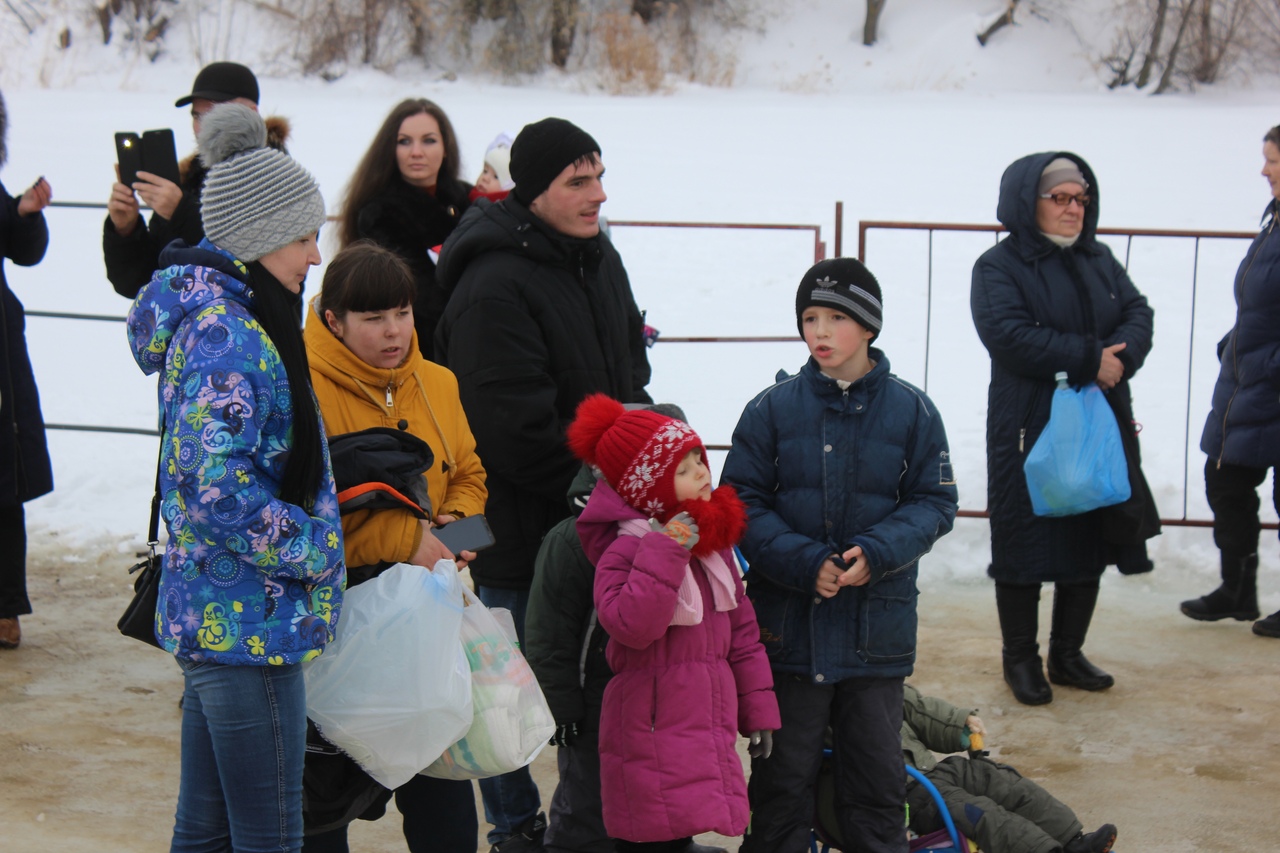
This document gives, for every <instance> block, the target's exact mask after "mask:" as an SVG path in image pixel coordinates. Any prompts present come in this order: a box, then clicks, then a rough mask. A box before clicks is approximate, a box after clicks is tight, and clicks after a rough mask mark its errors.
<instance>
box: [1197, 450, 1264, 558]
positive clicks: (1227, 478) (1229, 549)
mask: <svg viewBox="0 0 1280 853" xmlns="http://www.w3.org/2000/svg"><path fill="white" fill-rule="evenodd" d="M1267 470H1268V469H1266V468H1249V467H1246V466H1244V465H1228V464H1227V463H1225V462H1224V463H1223V464H1222V465H1221V466H1220V465H1218V460H1216V459H1208V460H1206V461H1205V463H1204V491H1205V496H1206V497H1207V498H1208V499H1209V508H1210V509H1212V510H1213V544H1215V545H1217V546H1218V550H1219V551H1221V552H1222V553H1224V554H1229V555H1231V556H1232V557H1241V558H1242V557H1247V556H1249V555H1250V554H1256V553H1258V536H1259V534H1260V533H1261V532H1262V523H1261V522H1260V521H1259V520H1258V509H1259V508H1260V507H1261V505H1262V503H1261V501H1260V500H1259V499H1258V486H1260V485H1262V481H1263V480H1265V479H1267ZM1271 502H1272V504H1274V505H1275V507H1276V512H1280V483H1275V484H1273V488H1272V491H1271Z"/></svg>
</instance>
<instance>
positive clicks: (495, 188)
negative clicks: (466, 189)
mask: <svg viewBox="0 0 1280 853" xmlns="http://www.w3.org/2000/svg"><path fill="white" fill-rule="evenodd" d="M476 189H478V190H480V192H482V193H485V194H488V193H500V192H502V184H501V183H500V182H499V181H498V175H497V173H496V172H494V171H493V167H492V166H490V165H489V164H488V163H485V164H484V171H483V172H481V173H480V177H478V178H476Z"/></svg>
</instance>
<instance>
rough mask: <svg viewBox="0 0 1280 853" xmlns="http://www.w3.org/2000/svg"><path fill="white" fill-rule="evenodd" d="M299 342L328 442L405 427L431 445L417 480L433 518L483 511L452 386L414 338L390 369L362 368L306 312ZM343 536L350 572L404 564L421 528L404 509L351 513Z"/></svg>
mask: <svg viewBox="0 0 1280 853" xmlns="http://www.w3.org/2000/svg"><path fill="white" fill-rule="evenodd" d="M303 340H305V341H306V345H307V359H308V360H309V361H310V363H311V383H312V385H313V386H314V388H315V392H316V399H318V400H319V401H320V414H321V416H322V417H323V418H324V429H325V432H326V433H327V434H328V435H329V437H331V438H332V437H333V436H335V435H342V434H344V433H348V432H357V431H359V430H362V429H368V428H369V427H391V428H393V429H398V428H405V429H407V430H408V431H409V432H410V433H412V434H413V435H415V436H417V437H418V438H420V439H422V440H423V441H425V442H426V443H427V444H428V445H430V446H431V452H432V454H434V456H435V462H434V463H433V464H432V466H431V469H430V470H429V471H428V472H427V473H426V474H425V475H423V476H425V477H426V480H427V489H428V491H429V493H430V495H431V508H432V513H433V514H434V515H441V514H446V513H452V514H454V515H457V516H459V517H463V516H468V515H476V514H478V513H483V512H484V504H485V499H486V498H487V497H488V490H487V489H486V488H485V482H484V481H485V473H484V467H483V466H482V465H481V464H480V457H478V456H476V442H475V439H474V438H473V437H472V435H471V427H470V426H469V425H468V424H467V416H466V414H465V413H464V412H463V411H462V402H461V400H460V399H459V398H458V380H457V379H455V378H454V376H453V374H452V373H451V372H449V370H448V369H446V368H444V367H441V366H440V365H438V364H434V363H432V362H430V361H427V360H426V359H425V358H423V357H422V355H421V354H420V353H419V351H418V338H417V334H416V333H415V334H414V338H413V342H412V343H411V344H410V345H409V357H408V358H407V359H405V361H404V363H403V364H401V365H400V366H399V367H397V368H394V369H391V370H387V369H384V368H379V367H373V366H372V365H369V364H367V363H365V362H364V361H361V360H360V359H359V358H358V357H357V356H356V355H355V353H353V352H351V350H349V349H347V347H346V345H345V344H343V343H342V341H340V340H338V339H337V338H336V337H334V335H333V333H332V332H331V331H329V328H328V327H327V326H326V325H325V323H324V320H323V319H322V318H321V317H320V316H319V315H317V314H316V312H315V311H314V310H309V311H307V323H306V327H305V328H304V329H303ZM406 424H407V426H403V425H406ZM342 533H343V537H344V538H345V540H346V557H347V565H350V566H367V565H372V564H374V563H378V562H381V561H383V560H386V561H388V562H392V563H396V562H404V561H406V560H408V559H409V557H411V556H412V555H413V553H414V552H415V551H417V549H418V545H419V544H420V543H421V542H422V525H421V524H420V523H419V521H418V519H417V518H415V517H414V515H413V514H412V513H411V512H409V511H408V510H398V509H379V510H357V511H356V512H352V513H349V514H347V515H344V516H342Z"/></svg>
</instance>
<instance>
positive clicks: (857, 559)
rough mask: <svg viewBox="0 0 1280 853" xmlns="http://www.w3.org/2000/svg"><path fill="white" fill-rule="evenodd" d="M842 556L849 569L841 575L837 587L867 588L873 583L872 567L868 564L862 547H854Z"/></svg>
mask: <svg viewBox="0 0 1280 853" xmlns="http://www.w3.org/2000/svg"><path fill="white" fill-rule="evenodd" d="M840 556H841V558H842V559H843V560H844V562H845V565H846V566H848V567H849V568H848V569H847V570H846V571H844V572H842V573H841V575H840V578H839V579H838V580H837V581H836V584H837V585H839V586H865V585H866V584H869V583H871V565H870V564H869V563H868V562H867V555H866V554H864V553H862V546H861V545H854V546H853V547H852V548H850V549H849V550H848V551H845V552H844V553H843V554H841V555H840Z"/></svg>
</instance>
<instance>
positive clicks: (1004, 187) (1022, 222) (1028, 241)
mask: <svg viewBox="0 0 1280 853" xmlns="http://www.w3.org/2000/svg"><path fill="white" fill-rule="evenodd" d="M1059 157H1066V158H1067V159H1069V160H1073V161H1075V164H1076V165H1077V166H1079V167H1080V171H1081V172H1082V173H1083V174H1084V177H1085V180H1087V181H1088V182H1089V196H1090V197H1091V198H1092V199H1093V201H1092V202H1091V203H1090V204H1089V206H1088V207H1087V208H1086V209H1085V212H1084V228H1083V229H1081V231H1080V239H1079V240H1077V241H1076V245H1077V246H1080V247H1082V248H1083V247H1086V246H1091V245H1092V244H1093V242H1094V239H1095V237H1096V235H1097V231H1098V208H1099V203H1098V198H1099V191H1098V179H1097V177H1096V176H1095V175H1094V174H1093V170H1092V169H1090V168H1089V164H1088V163H1086V162H1085V161H1084V158H1083V157H1081V156H1080V155H1078V154H1072V153H1071V152H1070V151H1044V152H1042V153H1040V154H1028V155H1027V156H1026V157H1023V158H1022V159H1020V160H1015V161H1014V162H1013V163H1012V164H1011V165H1010V166H1009V168H1007V169H1005V170H1004V175H1003V176H1001V178H1000V201H999V203H998V204H997V205H996V218H997V219H999V220H1000V224H1001V225H1003V226H1004V227H1005V228H1006V229H1007V230H1008V231H1009V234H1010V235H1012V237H1013V238H1014V239H1015V245H1016V246H1017V247H1018V250H1019V251H1020V252H1021V253H1022V254H1023V255H1024V256H1026V257H1030V256H1033V255H1037V254H1042V253H1045V252H1048V251H1050V250H1052V249H1053V248H1054V244H1053V243H1051V242H1050V241H1049V239H1048V238H1047V237H1045V236H1044V235H1043V234H1042V233H1040V226H1039V225H1037V224H1036V203H1037V202H1038V201H1039V199H1040V174H1041V173H1042V172H1044V168H1045V166H1048V165H1049V164H1050V163H1051V162H1053V161H1054V160H1056V159H1057V158H1059Z"/></svg>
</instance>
